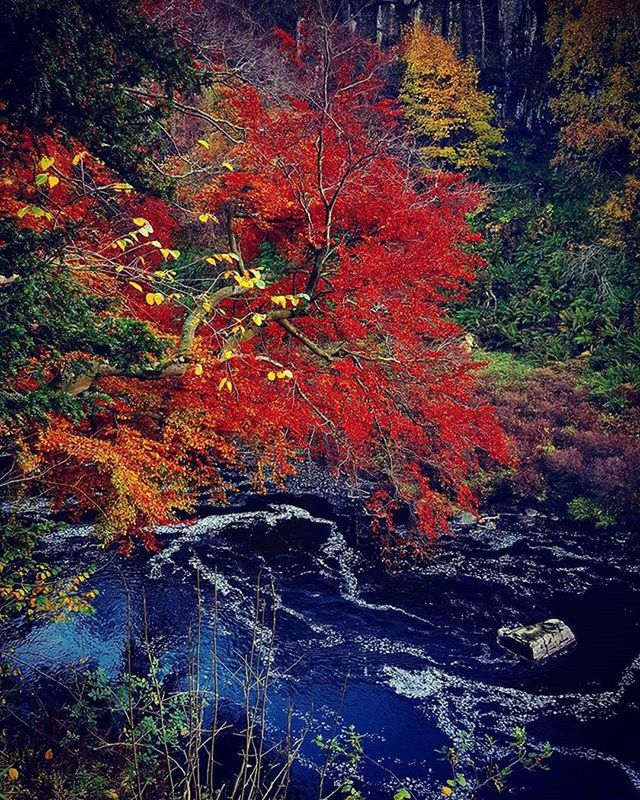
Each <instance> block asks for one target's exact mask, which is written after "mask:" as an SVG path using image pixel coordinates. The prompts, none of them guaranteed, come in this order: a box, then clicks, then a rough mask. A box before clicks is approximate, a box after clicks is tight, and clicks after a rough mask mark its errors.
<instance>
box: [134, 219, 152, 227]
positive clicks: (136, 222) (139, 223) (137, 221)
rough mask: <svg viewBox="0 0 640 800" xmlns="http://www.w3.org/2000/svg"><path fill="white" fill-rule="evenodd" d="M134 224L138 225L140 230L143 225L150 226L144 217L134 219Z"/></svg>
mask: <svg viewBox="0 0 640 800" xmlns="http://www.w3.org/2000/svg"><path fill="white" fill-rule="evenodd" d="M133 224H134V225H138V226H139V227H140V228H142V226H143V225H148V224H149V223H148V222H147V220H146V219H145V218H144V217H134V218H133Z"/></svg>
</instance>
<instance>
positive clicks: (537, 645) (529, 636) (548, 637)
mask: <svg viewBox="0 0 640 800" xmlns="http://www.w3.org/2000/svg"><path fill="white" fill-rule="evenodd" d="M575 641H576V637H575V636H574V633H573V631H572V630H571V628H570V627H569V626H568V625H567V624H565V623H564V622H563V621H562V620H560V619H547V620H545V621H544V622H537V623H535V624H534V625H525V626H523V627H521V628H500V630H499V631H498V643H499V644H501V645H502V646H503V647H506V648H507V650H511V652H512V653H516V654H517V655H519V656H524V658H529V659H531V660H532V661H542V660H543V659H545V658H549V656H555V655H557V654H558V653H562V652H564V651H565V650H567V649H568V648H569V647H571V646H572V645H573V644H575Z"/></svg>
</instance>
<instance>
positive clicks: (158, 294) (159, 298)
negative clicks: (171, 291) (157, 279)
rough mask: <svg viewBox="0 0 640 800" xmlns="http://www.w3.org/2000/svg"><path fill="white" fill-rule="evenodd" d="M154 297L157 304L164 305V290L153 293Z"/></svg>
mask: <svg viewBox="0 0 640 800" xmlns="http://www.w3.org/2000/svg"><path fill="white" fill-rule="evenodd" d="M153 297H154V299H155V301H156V305H157V306H159V305H162V301H163V300H164V295H163V294H162V292H156V293H155V294H154V295H153Z"/></svg>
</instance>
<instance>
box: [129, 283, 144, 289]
mask: <svg viewBox="0 0 640 800" xmlns="http://www.w3.org/2000/svg"><path fill="white" fill-rule="evenodd" d="M129 285H130V286H133V288H134V289H137V290H138V291H139V292H141V291H142V286H140V284H139V283H136V282H135V281H129Z"/></svg>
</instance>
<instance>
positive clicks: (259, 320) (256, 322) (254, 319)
mask: <svg viewBox="0 0 640 800" xmlns="http://www.w3.org/2000/svg"><path fill="white" fill-rule="evenodd" d="M251 321H252V322H253V324H254V325H258V326H260V325H262V323H263V322H264V317H263V316H262V314H254V315H253V316H252V317H251Z"/></svg>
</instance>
